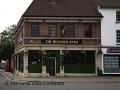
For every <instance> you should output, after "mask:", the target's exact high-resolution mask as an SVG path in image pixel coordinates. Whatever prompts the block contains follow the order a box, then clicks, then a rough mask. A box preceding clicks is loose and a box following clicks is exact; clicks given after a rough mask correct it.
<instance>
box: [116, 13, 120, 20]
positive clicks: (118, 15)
mask: <svg viewBox="0 0 120 90" xmlns="http://www.w3.org/2000/svg"><path fill="white" fill-rule="evenodd" d="M116 21H120V11H116Z"/></svg>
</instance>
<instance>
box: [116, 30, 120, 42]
mask: <svg viewBox="0 0 120 90" xmlns="http://www.w3.org/2000/svg"><path fill="white" fill-rule="evenodd" d="M116 37H117V43H120V30H117V31H116Z"/></svg>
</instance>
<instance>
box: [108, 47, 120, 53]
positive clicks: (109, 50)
mask: <svg viewBox="0 0 120 90" xmlns="http://www.w3.org/2000/svg"><path fill="white" fill-rule="evenodd" d="M107 53H120V47H117V48H108V49H107Z"/></svg>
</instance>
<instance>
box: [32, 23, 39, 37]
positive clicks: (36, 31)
mask: <svg viewBox="0 0 120 90" xmlns="http://www.w3.org/2000/svg"><path fill="white" fill-rule="evenodd" d="M31 28H32V29H31V35H32V36H33V37H36V36H39V24H38V23H33V24H32V26H31Z"/></svg>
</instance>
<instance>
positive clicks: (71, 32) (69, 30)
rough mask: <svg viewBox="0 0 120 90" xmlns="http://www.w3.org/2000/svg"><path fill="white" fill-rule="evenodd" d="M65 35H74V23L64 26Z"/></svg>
mask: <svg viewBox="0 0 120 90" xmlns="http://www.w3.org/2000/svg"><path fill="white" fill-rule="evenodd" d="M65 33H66V37H71V38H72V37H75V25H74V24H67V26H66V32H65Z"/></svg>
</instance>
